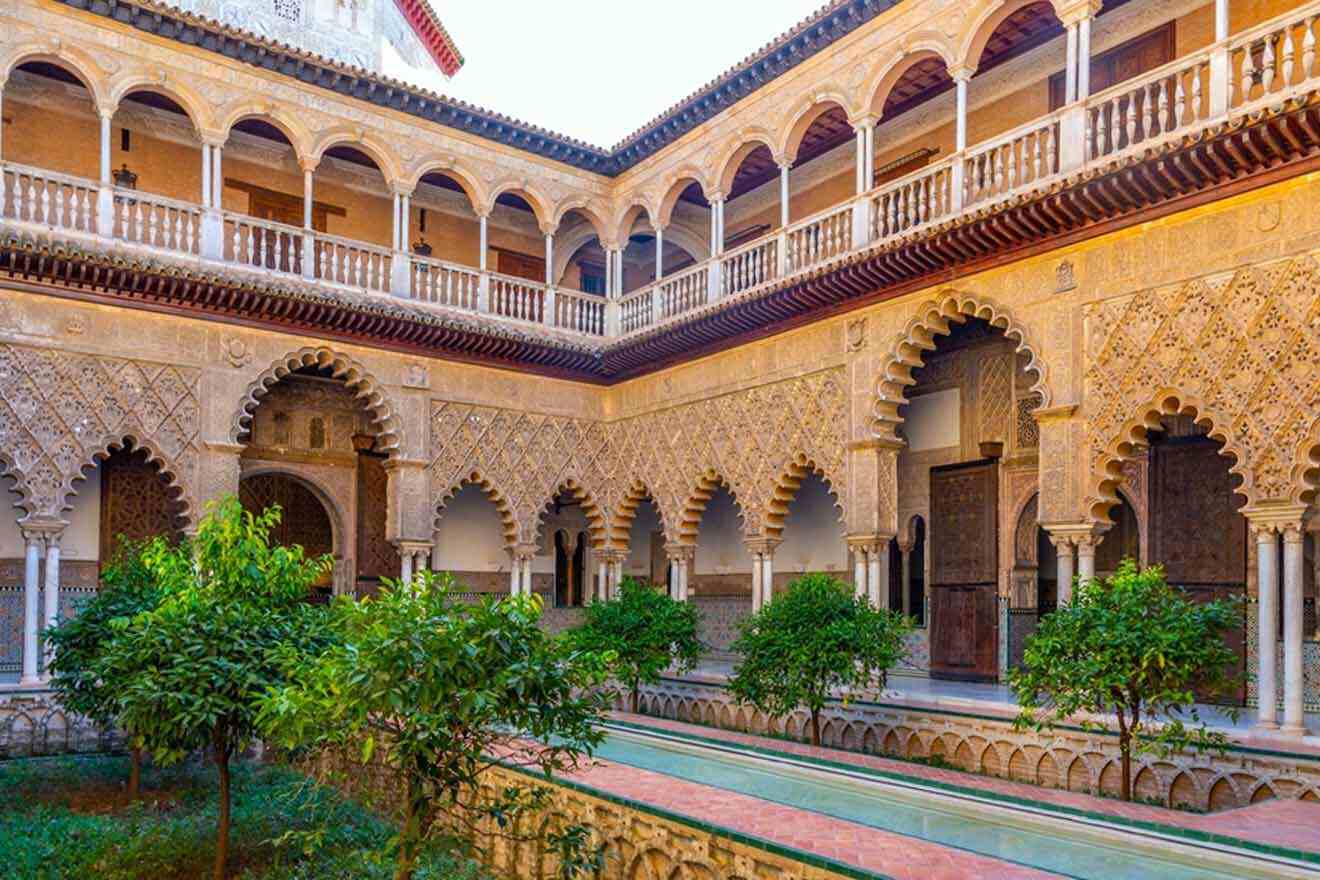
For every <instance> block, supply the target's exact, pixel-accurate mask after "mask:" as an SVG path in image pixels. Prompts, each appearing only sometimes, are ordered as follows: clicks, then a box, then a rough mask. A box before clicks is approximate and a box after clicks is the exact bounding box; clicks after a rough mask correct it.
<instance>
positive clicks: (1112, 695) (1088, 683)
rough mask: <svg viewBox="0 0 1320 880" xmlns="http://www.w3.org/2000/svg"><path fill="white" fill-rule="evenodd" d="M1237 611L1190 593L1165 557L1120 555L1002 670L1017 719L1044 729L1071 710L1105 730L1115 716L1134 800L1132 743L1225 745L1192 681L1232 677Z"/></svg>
mask: <svg viewBox="0 0 1320 880" xmlns="http://www.w3.org/2000/svg"><path fill="white" fill-rule="evenodd" d="M1241 615H1242V612H1241V609H1240V608H1238V607H1236V605H1235V603H1229V602H1222V601H1221V602H1210V603H1205V604H1202V603H1197V602H1193V601H1191V600H1189V599H1188V598H1186V597H1185V596H1184V595H1183V594H1182V593H1181V592H1179V591H1178V590H1176V589H1174V588H1173V587H1170V586H1169V584H1168V583H1167V581H1165V579H1164V569H1163V568H1162V567H1159V566H1156V567H1154V568H1146V569H1138V567H1137V564H1136V563H1135V562H1134V561H1132V560H1131V559H1127V560H1124V561H1123V563H1122V564H1121V565H1120V566H1119V569H1118V571H1117V572H1116V573H1115V574H1114V575H1113V576H1112V577H1109V578H1104V579H1098V580H1097V579H1093V580H1089V581H1084V582H1080V583H1079V584H1078V587H1077V592H1076V595H1075V596H1074V597H1073V601H1072V602H1071V603H1069V604H1067V605H1064V606H1062V607H1061V608H1060V609H1059V610H1058V611H1055V612H1054V613H1052V614H1049V615H1047V616H1046V617H1044V618H1043V619H1042V620H1041V621H1040V624H1039V626H1038V627H1037V629H1036V632H1035V634H1034V635H1032V636H1031V638H1030V639H1028V640H1027V647H1026V652H1025V655H1024V657H1023V667H1022V668H1020V669H1016V670H1013V671H1012V672H1010V673H1009V684H1010V685H1011V686H1012V688H1013V691H1014V693H1016V695H1017V699H1018V703H1019V705H1020V707H1021V712H1020V714H1019V715H1018V718H1017V720H1016V722H1015V724H1016V726H1017V727H1018V728H1019V729H1027V728H1030V729H1034V730H1044V729H1047V728H1051V727H1053V726H1054V725H1055V724H1056V723H1059V722H1063V721H1067V720H1069V719H1074V720H1077V721H1080V723H1081V725H1082V727H1083V728H1085V729H1086V730H1089V731H1093V732H1096V733H1108V734H1112V733H1113V732H1114V731H1113V729H1112V726H1111V720H1110V719H1111V718H1112V719H1113V722H1116V723H1117V726H1118V748H1119V752H1120V754H1121V755H1122V795H1123V799H1124V800H1131V799H1132V755H1133V753H1134V752H1136V753H1139V754H1141V753H1150V754H1156V755H1161V756H1164V755H1168V754H1169V753H1170V752H1174V751H1179V750H1182V749H1185V748H1189V747H1190V748H1194V749H1197V750H1203V749H1211V750H1216V751H1220V752H1222V751H1223V750H1224V748H1225V747H1226V746H1227V744H1228V741H1227V738H1226V737H1225V736H1224V735H1223V734H1222V733H1218V732H1215V731H1211V730H1209V729H1208V728H1207V726H1206V725H1205V723H1204V722H1202V721H1201V719H1200V716H1199V715H1198V713H1197V710H1196V697H1195V690H1196V689H1197V688H1198V687H1199V688H1204V689H1206V690H1207V691H1209V692H1220V693H1224V692H1227V691H1228V690H1229V689H1230V688H1232V687H1233V686H1234V685H1235V679H1234V678H1233V676H1232V675H1231V673H1230V670H1231V667H1232V666H1233V664H1234V662H1235V660H1236V657H1235V655H1234V653H1233V652H1232V651H1231V650H1229V648H1228V646H1227V645H1226V644H1225V643H1224V632H1225V631H1226V630H1227V629H1228V628H1229V627H1230V626H1234V625H1237V624H1240V623H1241ZM1078 716H1080V717H1078ZM1184 716H1186V721H1184ZM1187 721H1190V722H1191V725H1193V726H1189V725H1188V723H1187Z"/></svg>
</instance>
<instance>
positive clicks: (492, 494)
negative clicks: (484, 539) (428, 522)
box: [433, 471, 518, 547]
mask: <svg viewBox="0 0 1320 880" xmlns="http://www.w3.org/2000/svg"><path fill="white" fill-rule="evenodd" d="M464 486H476V487H477V488H478V489H480V490H481V491H482V493H483V494H484V495H485V496H486V497H487V498H488V499H490V502H491V503H492V504H494V505H495V510H496V511H497V512H498V513H499V515H500V525H501V526H502V527H503V530H504V544H505V546H506V547H512V546H513V545H515V544H517V543H518V518H517V517H516V516H515V515H514V513H513V507H512V505H510V504H509V496H508V493H507V492H505V491H504V490H503V489H501V488H500V487H499V486H497V485H496V484H495V483H494V482H493V481H492V480H490V479H488V478H487V477H486V476H485V475H484V474H482V473H481V472H480V471H473V472H472V473H470V474H468V475H467V476H466V477H464V478H463V479H462V480H459V481H458V482H456V483H454V485H452V486H450V487H449V488H448V489H446V490H445V491H444V492H442V493H441V494H440V497H439V498H437V499H436V501H435V524H434V526H433V527H434V528H436V529H438V528H440V519H441V518H442V517H443V516H444V512H445V507H446V506H447V505H448V504H449V500H450V499H451V498H453V497H454V496H455V495H457V494H458V493H459V492H461V491H463V487H464Z"/></svg>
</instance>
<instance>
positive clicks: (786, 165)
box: [779, 159, 793, 229]
mask: <svg viewBox="0 0 1320 880" xmlns="http://www.w3.org/2000/svg"><path fill="white" fill-rule="evenodd" d="M792 167H793V166H792V163H791V162H789V161H788V160H787V159H785V160H783V161H782V162H780V164H779V225H780V227H781V228H784V229H787V228H788V201H789V187H788V173H789V169H791V168H792Z"/></svg>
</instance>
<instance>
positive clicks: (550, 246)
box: [545, 232, 555, 287]
mask: <svg viewBox="0 0 1320 880" xmlns="http://www.w3.org/2000/svg"><path fill="white" fill-rule="evenodd" d="M554 283H555V235H554V233H553V232H547V233H546V234H545V286H546V287H551V286H553V285H554Z"/></svg>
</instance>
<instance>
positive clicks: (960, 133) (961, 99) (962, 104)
mask: <svg viewBox="0 0 1320 880" xmlns="http://www.w3.org/2000/svg"><path fill="white" fill-rule="evenodd" d="M971 76H972V75H971V74H970V73H965V74H959V76H958V78H957V79H956V80H955V83H956V87H957V114H958V115H957V125H956V127H955V129H954V149H955V150H957V151H958V152H960V153H961V152H962V151H963V150H965V149H967V81H968V80H969V79H971Z"/></svg>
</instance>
